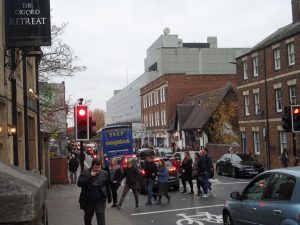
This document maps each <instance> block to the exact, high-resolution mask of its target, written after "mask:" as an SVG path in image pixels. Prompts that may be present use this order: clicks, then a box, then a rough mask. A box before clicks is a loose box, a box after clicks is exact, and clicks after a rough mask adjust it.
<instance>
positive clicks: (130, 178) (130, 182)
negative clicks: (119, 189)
mask: <svg viewBox="0 0 300 225" xmlns="http://www.w3.org/2000/svg"><path fill="white" fill-rule="evenodd" d="M123 177H125V186H124V189H123V193H122V196H121V199H120V201H119V203H118V204H117V205H116V207H117V208H118V209H121V207H122V204H123V201H124V199H125V196H126V194H127V192H128V191H129V190H130V189H131V190H132V193H133V196H134V199H135V207H136V208H138V207H139V196H138V191H137V188H136V186H137V181H138V179H139V171H138V169H137V168H136V167H134V166H132V162H131V161H127V167H126V168H125V169H124V172H123Z"/></svg>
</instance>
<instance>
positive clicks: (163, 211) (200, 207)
mask: <svg viewBox="0 0 300 225" xmlns="http://www.w3.org/2000/svg"><path fill="white" fill-rule="evenodd" d="M221 206H224V204H220V205H206V206H197V207H190V208H180V209H168V210H161V211H152V212H143V213H133V214H131V216H142V215H149V214H157V213H165V212H176V211H185V210H193V209H207V208H214V207H221Z"/></svg>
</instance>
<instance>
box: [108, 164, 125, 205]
mask: <svg viewBox="0 0 300 225" xmlns="http://www.w3.org/2000/svg"><path fill="white" fill-rule="evenodd" d="M108 174H109V181H110V187H111V193H112V198H113V204H112V206H111V207H117V204H118V194H117V191H118V188H119V187H120V185H121V181H122V178H123V174H122V171H121V168H120V166H118V165H117V162H116V160H115V159H112V160H111V162H110V165H109V169H108Z"/></svg>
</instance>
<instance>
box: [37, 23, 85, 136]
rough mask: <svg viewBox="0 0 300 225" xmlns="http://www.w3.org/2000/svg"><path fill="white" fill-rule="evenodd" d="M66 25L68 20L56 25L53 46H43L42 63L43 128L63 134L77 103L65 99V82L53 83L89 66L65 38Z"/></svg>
mask: <svg viewBox="0 0 300 225" xmlns="http://www.w3.org/2000/svg"><path fill="white" fill-rule="evenodd" d="M66 26H67V24H66V23H62V24H60V25H52V27H51V38H52V46H49V47H43V48H42V50H43V57H42V59H41V62H40V65H39V81H40V89H39V91H40V96H41V100H40V106H41V108H40V110H41V128H42V129H44V130H47V131H49V132H51V133H59V132H61V131H62V130H63V129H64V128H65V122H64V121H62V119H64V118H66V117H67V116H68V114H69V115H70V114H71V113H72V112H73V105H74V103H71V98H68V99H67V100H66V99H65V97H64V94H65V93H64V89H61V88H62V85H54V84H51V83H50V82H51V80H52V79H53V78H55V77H72V76H75V74H76V73H78V72H82V71H84V70H86V67H85V66H82V65H78V64H77V62H78V60H79V59H78V57H77V56H75V55H74V51H73V50H72V48H71V47H70V46H69V45H68V44H66V43H64V42H63V41H62V34H63V33H64V32H65V29H66ZM48 82H49V83H48ZM57 86H59V87H60V89H58V88H57Z"/></svg>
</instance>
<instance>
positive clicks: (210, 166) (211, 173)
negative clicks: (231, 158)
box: [204, 148, 215, 194]
mask: <svg viewBox="0 0 300 225" xmlns="http://www.w3.org/2000/svg"><path fill="white" fill-rule="evenodd" d="M204 156H205V157H207V160H208V167H209V168H210V169H209V171H208V178H209V179H210V178H213V177H214V172H215V171H214V165H213V162H212V158H211V156H210V155H209V154H208V149H207V148H204ZM209 179H208V180H207V188H208V193H209V194H212V183H211V182H210V180H209Z"/></svg>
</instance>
